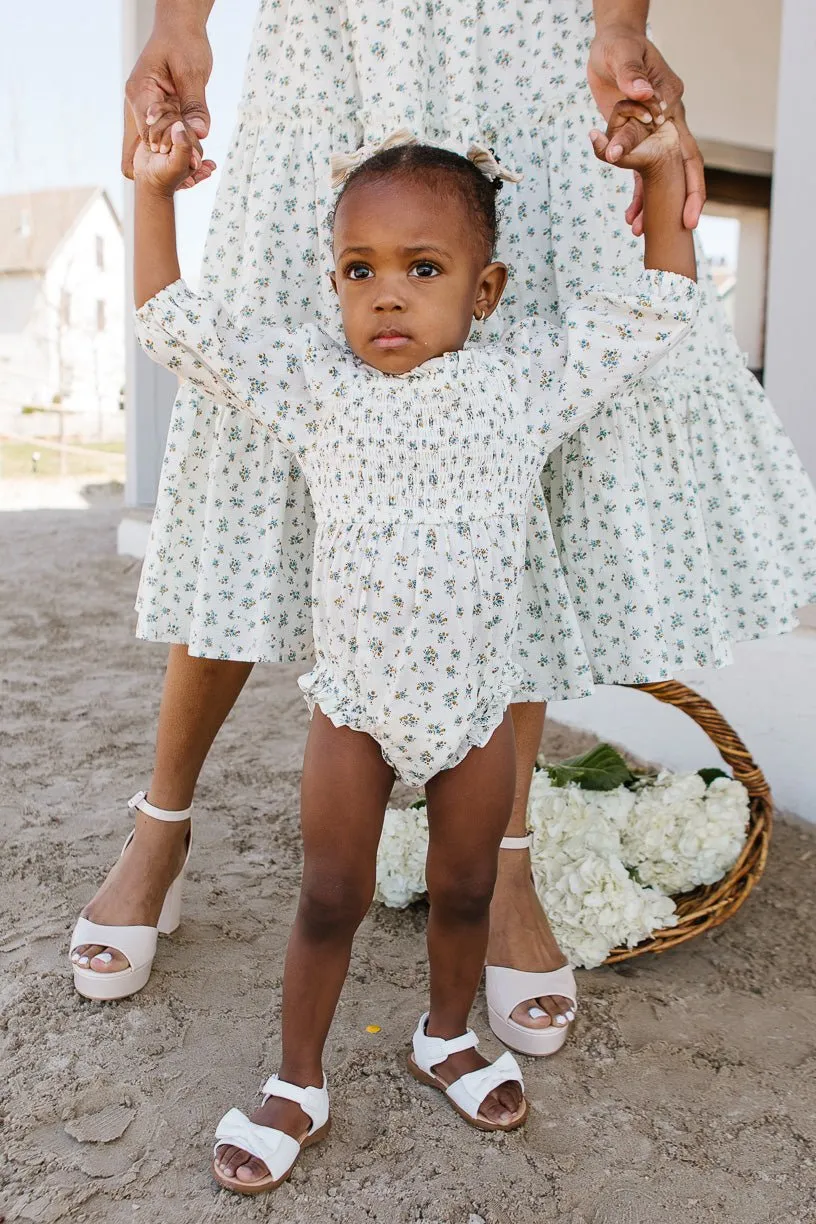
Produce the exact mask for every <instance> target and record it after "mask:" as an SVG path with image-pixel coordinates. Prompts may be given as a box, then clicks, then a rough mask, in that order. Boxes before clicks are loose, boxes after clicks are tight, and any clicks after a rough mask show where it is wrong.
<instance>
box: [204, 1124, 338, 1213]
mask: <svg viewBox="0 0 816 1224" xmlns="http://www.w3.org/2000/svg"><path fill="white" fill-rule="evenodd" d="M330 1130H331V1118H327V1119H326V1122H325V1123H324V1125H323V1126H321V1127H320V1128H319V1130H316V1131H315V1132H314V1134H313V1135H308V1136H307V1138H305V1139H304V1140H303V1142H302V1143H301V1145H300V1150H301V1152H302V1151H304V1150H305V1149H306V1148H308V1147H313V1145H314V1144H315V1143H320V1140H321V1139H325V1138H326V1136H327V1135H328V1133H329V1131H330ZM225 1146H227V1145H226V1144H225ZM234 1146H236V1147H237V1144H235V1145H234ZM299 1159H300V1157H296V1158H295V1160H293V1161H292V1163H291V1164H290V1166H289V1168H288V1169H287V1170H286V1172H285V1173H284V1175H283V1177H279V1178H278V1179H277V1181H276V1180H275V1178H274V1177H262V1178H260V1180H259V1181H254V1182H244V1181H239V1180H238V1178H237V1177H225V1176H224V1174H223V1173H220V1172H219V1171H218V1169H217V1168H216V1167H215V1160H213V1162H212V1165H211V1168H212V1175H213V1177H214V1178H215V1180H216V1181H217V1182H218V1184H219V1186H222V1187H223V1189H224V1190H232V1191H233V1192H234V1193H235V1194H265V1193H266V1192H267V1191H268V1190H277V1188H278V1186H282V1185H283V1183H284V1182H287V1181H288V1180H289V1178H290V1177H291V1176H292V1170H293V1169H294V1167H295V1165H296V1164H297V1162H298V1160H299Z"/></svg>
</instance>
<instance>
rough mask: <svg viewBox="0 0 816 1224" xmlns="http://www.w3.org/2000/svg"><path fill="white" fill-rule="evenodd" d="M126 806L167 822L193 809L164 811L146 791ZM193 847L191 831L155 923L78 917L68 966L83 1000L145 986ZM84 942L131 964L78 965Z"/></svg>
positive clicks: (177, 904)
mask: <svg viewBox="0 0 816 1224" xmlns="http://www.w3.org/2000/svg"><path fill="white" fill-rule="evenodd" d="M128 807H129V808H130V809H131V811H139V812H143V813H144V814H145V815H146V816H150V817H152V818H153V819H154V820H168V821H180V820H187V819H188V818H189V815H190V812H191V810H192V809H191V808H187V809H186V811H183V812H166V811H165V810H164V809H163V808H158V807H155V806H154V805H153V804H152V803H149V802H148V800H147V795H146V793H145V791H139V793H138V794H136V795H134V796H133V798H132V799H130V800H128ZM132 841H133V832H131V833H129V834H128V836H127V839H126V841H125V844H124V846H123V847H122V854H124V853H125V851H126V850H127V848H128V846H129V845H130V843H131V842H132ZM192 848H193V839H192V834H191V835H190V837H189V839H188V843H187V857H186V858H185V860H184V865H183V866H182V868H181V871H180V872H179V874H178V875H177V876H176V878H175V880H174V881H173V883H172V884H171V885H170V887H169V888H168V890H167V895H166V896H165V898H164V905H163V906H162V911H161V914H160V915H159V921H158V923H157V925H156V926H154V927H149V926H102V925H101V923H98V922H92V921H91V920H90V919H89V918H79V919H78V920H77V924H76V926H75V927H74V930H73V934H72V935H71V947H70V951H69V956H70V957H71V968H72V969H73V971H74V986H75V987H76V989H77V991H78V992H79V994H81V995H83V996H84V997H85V998H86V999H96V1000H97V1001H106V1000H113V999H126V998H128V996H129V995H133V994H136V992H137V991H139V990H141V989H142V987H143V986H146V985H147V982H148V979H149V977H150V971H151V969H152V968H153V959H154V957H155V955H156V944H157V943H158V937H159V935H172V933H173V931H175V929H176V927H177V926H178V925H179V921H180V918H181V888H182V882H183V879H184V873H185V871H186V869H187V863H188V861H189V858H190V851H191V850H192ZM83 944H99V945H101V946H102V947H107V948H116V950H117V951H118V952H121V953H122V955H123V956H126V957H127V959H128V961H129V962H130V964H129V965H128V967H127V969H121V970H119V971H118V972H117V973H97V972H96V971H95V970H93V969H91V968H90V966H88V967H86V966H84V965H79V964H77V963H76V961H75V960H74V959H73V956H74V952H75V950H76V949H77V948H78V947H81V946H82V945H83Z"/></svg>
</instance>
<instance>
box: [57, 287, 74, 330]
mask: <svg viewBox="0 0 816 1224" xmlns="http://www.w3.org/2000/svg"><path fill="white" fill-rule="evenodd" d="M60 323H62V324H63V326H64V327H70V326H71V295H70V293H69V292H68V290H67V289H63V291H62V294H61V295H60Z"/></svg>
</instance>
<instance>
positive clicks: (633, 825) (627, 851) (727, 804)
mask: <svg viewBox="0 0 816 1224" xmlns="http://www.w3.org/2000/svg"><path fill="white" fill-rule="evenodd" d="M634 796H635V803H634V806H633V808H632V810H631V813H630V815H629V819H628V821H627V823H626V825H625V827H624V828H623V830H622V833H621V842H622V847H623V858H624V861H625V862H626V863H628V864H629V866H630V867H632V868H634V869H635V870H636V871H637V875H638V879H639V880H641V881H642V883H644V884H650V885H652V886H653V887H655V888H660V889H661V890H662V891H663V892H665V893H668V894H669V895H676V894H678V893H682V892H688V891H689V889H692V888H696V887H697V885H698V884H713V883H715V881H717V880H720V879H722V877H723V876H724V875H725V873H726V872H727V871H729V870H730V868H731V867H733V866H734V863H735V862H736V861H737V859H738V858H739V856H740V853H741V851H742V847H743V845H744V844H745V832H746V825H747V823H748V817H749V801H748V792H747V791H746V790H745V787H744V786H743V785H742V783H741V782H735V781H733V780H732V779H731V778H715V779H714V781H713V782H712V783H711V784H710V786H708V787H706V784H705V782H704V780H703V779H702V778H701V777H700V776H699V774H670V773H662V774H660V776H659V777H657V778H655V779H651V780H650V781H648V782H644V783H641V784H640V786H638V787H637V789H636V791H635V792H634Z"/></svg>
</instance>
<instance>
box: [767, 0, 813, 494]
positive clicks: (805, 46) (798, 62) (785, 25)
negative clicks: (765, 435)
mask: <svg viewBox="0 0 816 1224" xmlns="http://www.w3.org/2000/svg"><path fill="white" fill-rule="evenodd" d="M814 64H816V4H814V3H813V0H784V5H783V9H782V42H781V48H780V62H779V93H778V102H777V118H776V153H775V156H774V176H773V199H772V205H771V258H770V268H769V279H768V329H767V338H766V346H765V386H766V388H767V390H768V394H769V395H770V397H771V400H772V402H773V403H774V406H775V407H776V409H777V411H778V412H779V415H780V416H781V418H782V422H783V424H784V425H785V428H786V430H787V431H788V433H789V434H790V435H791V437H792V439H793V442H794V445H795V446H796V448H797V450H798V451H799V454H800V456H801V458H802V461H803V463H804V465H805V467H806V468H807V469H808V471H809V473H810V475H811V476H813V477H816V391H814V383H813V318H814V306H813V285H814V283H816V243H814V241H813V229H814V211H813V201H814V200H815V199H816V161H814V159H813V157H812V156H811V155H810V151H809V150H810V143H811V142H810V124H811V119H812V115H813V66H814Z"/></svg>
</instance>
